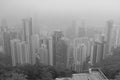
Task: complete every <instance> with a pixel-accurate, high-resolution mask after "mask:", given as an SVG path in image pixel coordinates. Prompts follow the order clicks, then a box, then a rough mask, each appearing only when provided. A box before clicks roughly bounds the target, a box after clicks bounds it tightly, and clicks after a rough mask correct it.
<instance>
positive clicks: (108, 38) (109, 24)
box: [105, 21, 113, 56]
mask: <svg viewBox="0 0 120 80" xmlns="http://www.w3.org/2000/svg"><path fill="white" fill-rule="evenodd" d="M112 28H113V21H107V31H106V32H107V33H106V46H105V48H106V49H105V50H106V51H105V53H106V56H107V55H111V40H112V39H111V33H112Z"/></svg>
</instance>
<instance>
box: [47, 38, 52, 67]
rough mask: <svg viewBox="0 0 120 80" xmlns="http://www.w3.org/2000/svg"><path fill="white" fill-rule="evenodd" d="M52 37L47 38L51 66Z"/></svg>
mask: <svg viewBox="0 0 120 80" xmlns="http://www.w3.org/2000/svg"><path fill="white" fill-rule="evenodd" d="M52 42H53V41H52V37H49V38H48V55H49V65H53V43H52Z"/></svg>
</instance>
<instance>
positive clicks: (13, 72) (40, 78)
mask: <svg viewBox="0 0 120 80" xmlns="http://www.w3.org/2000/svg"><path fill="white" fill-rule="evenodd" d="M72 73H73V72H72V71H71V70H68V69H63V68H57V67H54V66H49V65H43V64H35V65H30V64H26V65H21V66H16V67H12V66H5V65H3V64H0V80H53V79H55V78H57V77H71V76H72Z"/></svg>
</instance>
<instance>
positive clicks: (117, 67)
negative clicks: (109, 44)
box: [94, 48, 120, 79]
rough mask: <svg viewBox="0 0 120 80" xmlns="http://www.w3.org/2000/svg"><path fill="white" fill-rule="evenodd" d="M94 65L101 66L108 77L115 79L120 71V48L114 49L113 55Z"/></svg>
mask: <svg viewBox="0 0 120 80" xmlns="http://www.w3.org/2000/svg"><path fill="white" fill-rule="evenodd" d="M94 67H99V68H101V69H102V71H103V72H104V74H105V75H106V76H107V77H108V78H110V79H114V78H115V76H116V75H117V74H118V73H119V72H120V49H119V48H117V49H114V50H113V55H112V56H109V57H107V58H105V59H104V60H102V61H101V62H99V63H97V64H95V65H94Z"/></svg>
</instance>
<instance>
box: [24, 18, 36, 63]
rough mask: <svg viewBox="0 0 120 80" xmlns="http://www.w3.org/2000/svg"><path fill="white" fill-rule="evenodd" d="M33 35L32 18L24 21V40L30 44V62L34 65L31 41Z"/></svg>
mask: <svg viewBox="0 0 120 80" xmlns="http://www.w3.org/2000/svg"><path fill="white" fill-rule="evenodd" d="M32 34H33V30H32V18H28V19H23V40H24V41H26V43H27V44H28V49H29V60H30V63H31V64H33V63H34V62H33V61H32V60H33V59H32V58H33V57H32V56H33V52H32V41H31V36H32Z"/></svg>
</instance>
